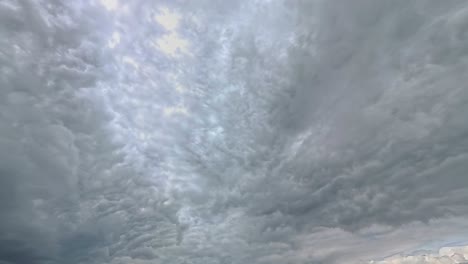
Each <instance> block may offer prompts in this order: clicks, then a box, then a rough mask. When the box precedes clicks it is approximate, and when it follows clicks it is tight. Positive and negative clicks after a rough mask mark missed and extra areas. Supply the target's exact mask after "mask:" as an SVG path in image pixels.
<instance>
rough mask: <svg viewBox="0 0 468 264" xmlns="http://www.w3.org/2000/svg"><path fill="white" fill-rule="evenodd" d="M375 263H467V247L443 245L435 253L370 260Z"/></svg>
mask: <svg viewBox="0 0 468 264" xmlns="http://www.w3.org/2000/svg"><path fill="white" fill-rule="evenodd" d="M370 263H375V264H400V263H408V264H412V263H428V264H430V263H468V247H444V248H441V249H440V250H439V252H438V253H437V254H420V255H413V256H394V257H391V258H387V259H386V260H382V261H372V262H370Z"/></svg>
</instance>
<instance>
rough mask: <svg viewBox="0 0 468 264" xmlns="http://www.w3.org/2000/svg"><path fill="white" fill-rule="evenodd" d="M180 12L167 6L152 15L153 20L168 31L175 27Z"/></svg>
mask: <svg viewBox="0 0 468 264" xmlns="http://www.w3.org/2000/svg"><path fill="white" fill-rule="evenodd" d="M180 18H181V16H180V14H178V13H175V12H171V11H170V10H169V9H167V8H161V9H160V13H159V14H158V15H156V16H155V17H154V20H156V22H158V23H159V24H160V25H162V26H163V27H164V28H165V29H166V30H168V31H174V30H176V29H177V27H178V25H179V21H180Z"/></svg>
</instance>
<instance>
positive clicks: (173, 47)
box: [156, 32, 189, 56]
mask: <svg viewBox="0 0 468 264" xmlns="http://www.w3.org/2000/svg"><path fill="white" fill-rule="evenodd" d="M188 46H189V42H188V41H187V40H186V39H184V38H181V37H180V36H179V34H177V32H172V33H170V34H166V35H164V36H162V37H160V38H158V39H156V47H157V48H158V49H159V50H160V51H162V52H163V53H165V54H166V55H170V56H175V55H177V54H178V53H187V52H188Z"/></svg>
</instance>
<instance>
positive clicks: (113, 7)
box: [100, 0, 119, 11]
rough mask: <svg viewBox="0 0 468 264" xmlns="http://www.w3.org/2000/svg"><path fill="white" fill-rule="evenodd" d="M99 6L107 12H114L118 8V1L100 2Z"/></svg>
mask: <svg viewBox="0 0 468 264" xmlns="http://www.w3.org/2000/svg"><path fill="white" fill-rule="evenodd" d="M100 1H101V4H102V5H103V6H104V7H105V8H107V10H111V11H113V10H116V9H117V7H118V6H119V1H118V0H100Z"/></svg>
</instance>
